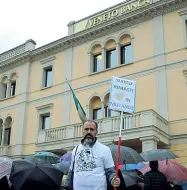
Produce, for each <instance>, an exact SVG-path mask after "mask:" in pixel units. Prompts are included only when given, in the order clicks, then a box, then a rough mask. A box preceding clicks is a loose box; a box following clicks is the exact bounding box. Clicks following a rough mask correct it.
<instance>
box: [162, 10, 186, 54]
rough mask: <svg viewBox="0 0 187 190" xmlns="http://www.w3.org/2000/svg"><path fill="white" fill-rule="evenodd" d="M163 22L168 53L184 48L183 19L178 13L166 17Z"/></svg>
mask: <svg viewBox="0 0 187 190" xmlns="http://www.w3.org/2000/svg"><path fill="white" fill-rule="evenodd" d="M163 22H164V32H165V35H164V37H165V48H166V52H170V51H174V50H177V49H180V48H184V38H183V36H184V34H183V28H182V18H181V16H180V15H179V13H178V11H176V12H172V13H169V14H167V15H164V19H163Z"/></svg>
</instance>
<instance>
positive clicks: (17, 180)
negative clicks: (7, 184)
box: [10, 159, 63, 190]
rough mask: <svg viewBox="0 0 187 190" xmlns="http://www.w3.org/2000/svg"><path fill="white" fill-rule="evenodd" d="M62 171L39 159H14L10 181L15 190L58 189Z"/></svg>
mask: <svg viewBox="0 0 187 190" xmlns="http://www.w3.org/2000/svg"><path fill="white" fill-rule="evenodd" d="M62 177H63V173H62V172H61V171H60V170H58V169H56V168H55V167H54V166H52V165H51V164H50V163H48V162H46V161H44V160H41V159H35V160H34V159H33V160H32V161H31V160H16V161H14V162H13V164H12V170H11V174H10V181H11V182H12V185H13V187H14V188H15V190H24V189H27V190H31V189H34V190H43V189H45V190H50V189H53V190H57V189H60V185H61V181H62Z"/></svg>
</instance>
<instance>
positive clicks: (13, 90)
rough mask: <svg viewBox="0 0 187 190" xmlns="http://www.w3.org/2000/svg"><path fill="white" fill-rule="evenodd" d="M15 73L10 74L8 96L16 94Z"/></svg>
mask: <svg viewBox="0 0 187 190" xmlns="http://www.w3.org/2000/svg"><path fill="white" fill-rule="evenodd" d="M16 77H17V75H16V73H12V74H11V75H10V96H15V94H16Z"/></svg>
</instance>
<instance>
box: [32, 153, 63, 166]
mask: <svg viewBox="0 0 187 190" xmlns="http://www.w3.org/2000/svg"><path fill="white" fill-rule="evenodd" d="M34 157H37V158H40V159H42V160H45V161H49V162H50V163H51V164H56V163H57V162H58V160H59V156H57V155H56V154H53V153H52V152H37V153H36V154H35V155H34Z"/></svg>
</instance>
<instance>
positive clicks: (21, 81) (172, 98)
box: [0, 0, 187, 167]
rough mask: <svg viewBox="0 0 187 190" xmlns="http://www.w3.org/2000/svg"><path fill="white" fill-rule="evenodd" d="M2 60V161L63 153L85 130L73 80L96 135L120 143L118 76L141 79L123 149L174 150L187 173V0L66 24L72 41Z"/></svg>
mask: <svg viewBox="0 0 187 190" xmlns="http://www.w3.org/2000/svg"><path fill="white" fill-rule="evenodd" d="M35 45H36V43H35V42H34V41H33V40H28V41H27V42H25V43H24V44H22V45H20V46H18V47H15V48H14V49H11V50H9V51H7V52H4V53H2V54H0V143H1V144H0V155H8V156H13V157H24V156H27V155H32V154H34V153H35V152H38V151H52V152H54V153H59V154H63V153H64V152H65V151H71V150H72V149H73V147H74V146H75V145H76V144H78V143H79V142H80V139H81V135H82V124H81V123H80V119H79V116H78V114H77V111H76V108H75V105H74V102H73V99H72V94H71V92H70V89H69V87H68V85H67V83H66V78H67V80H68V81H69V83H70V84H71V86H72V88H73V89H74V92H75V94H76V96H77V98H78V99H79V101H80V102H81V104H82V106H83V108H84V109H85V110H86V113H87V117H89V118H93V119H97V121H98V124H99V131H98V133H99V134H98V138H99V140H100V141H101V142H103V143H105V144H106V145H109V144H112V143H115V142H117V140H118V131H119V120H120V118H119V113H117V112H114V111H111V110H109V109H108V99H109V88H110V81H111V77H112V76H117V77H122V78H126V79H130V80H134V81H136V82H137V92H136V96H137V97H136V112H135V114H133V115H128V114H124V116H123V129H122V144H123V145H125V146H129V147H132V148H134V149H135V150H137V151H138V152H142V151H147V150H151V149H154V148H166V149H171V150H172V151H174V152H175V153H176V154H177V155H178V156H179V157H180V158H178V159H177V161H178V162H179V163H181V164H183V165H184V166H186V167H187V49H186V48H187V1H186V0H167V1H164V0H138V1H127V2H122V3H120V4H117V5H115V6H113V7H110V8H107V9H106V10H103V11H101V12H99V13H96V14H94V15H91V16H89V17H87V18H84V19H82V20H80V21H77V22H74V21H73V22H70V23H69V24H68V36H66V37H64V38H62V39H60V40H57V41H54V42H52V43H49V44H47V45H45V46H43V47H40V48H37V49H35Z"/></svg>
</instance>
